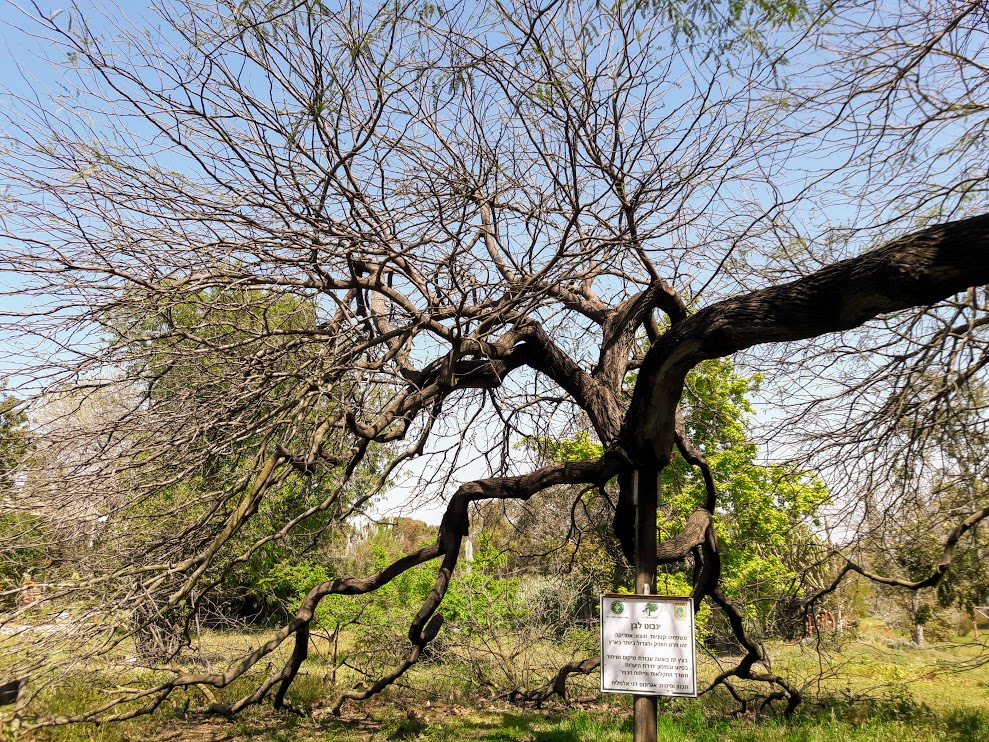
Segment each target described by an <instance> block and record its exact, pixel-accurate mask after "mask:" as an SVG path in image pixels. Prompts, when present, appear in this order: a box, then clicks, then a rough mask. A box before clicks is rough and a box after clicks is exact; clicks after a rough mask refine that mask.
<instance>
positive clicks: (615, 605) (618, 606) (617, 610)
mask: <svg viewBox="0 0 989 742" xmlns="http://www.w3.org/2000/svg"><path fill="white" fill-rule="evenodd" d="M624 610H625V605H624V604H623V603H622V602H621V601H620V600H613V601H612V602H611V612H612V613H614V614H615V615H616V616H620V615H621V614H622V611H624Z"/></svg>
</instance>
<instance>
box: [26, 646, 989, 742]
mask: <svg viewBox="0 0 989 742" xmlns="http://www.w3.org/2000/svg"><path fill="white" fill-rule="evenodd" d="M775 649H776V650H777V653H778V654H779V655H781V659H780V660H779V661H778V662H777V664H776V665H774V668H775V669H776V670H777V671H782V672H784V673H786V672H789V673H791V674H792V675H795V676H798V677H806V676H808V675H809V674H811V671H812V670H816V671H818V672H820V671H822V670H823V674H824V675H825V678H824V679H822V680H821V681H820V682H819V683H816V684H814V685H813V686H811V687H809V688H808V691H809V692H813V693H814V694H815V695H817V696H818V697H819V699H818V700H817V701H814V702H808V703H806V704H805V705H804V706H802V707H801V709H800V710H799V712H798V714H797V715H796V716H795V717H794V718H792V719H789V720H787V719H783V718H781V717H778V716H773V715H769V716H768V717H767V718H762V719H759V720H757V719H754V718H751V717H745V718H728V716H727V713H726V711H727V706H725V705H724V703H723V701H719V700H718V699H716V698H704V699H700V700H698V701H689V700H687V701H685V700H681V699H676V700H673V699H670V700H663V701H661V713H660V723H659V739H660V740H670V741H672V740H676V741H677V742H682V741H684V740H698V741H699V742H715V741H718V742H721V741H722V740H724V741H726V742H743V741H745V742H770V741H771V740H772V741H775V740H792V741H793V742H797V741H798V740H799V741H800V742H819V741H820V742H824V741H829V742H830V741H831V740H849V741H850V742H881V741H882V742H886V741H888V742H934V741H935V740H938V741H940V740H958V741H959V742H979V741H980V740H986V741H987V742H989V645H987V644H986V637H985V633H983V636H982V637H981V641H975V640H974V637H972V636H971V635H970V636H969V637H967V638H966V640H963V641H962V642H960V643H956V644H954V645H950V646H949V645H947V644H941V645H933V646H931V647H929V648H927V649H923V650H920V649H916V648H912V647H903V646H896V647H890V646H888V645H887V642H886V641H885V640H883V639H879V638H871V639H869V640H866V641H856V642H847V643H845V644H844V645H842V647H841V651H840V652H835V653H833V654H832V655H831V658H832V659H831V662H830V663H829V664H821V662H820V660H819V659H818V655H817V653H816V652H815V651H813V648H812V647H811V646H809V645H807V644H804V645H786V646H777V647H775ZM961 668H965V669H961ZM422 672H426V671H422ZM427 679H428V675H425V674H422V673H421V674H420V676H419V677H418V678H415V680H416V684H417V688H411V687H405V688H403V687H398V688H395V689H393V690H392V691H390V692H388V693H386V694H385V696H384V697H383V698H379V699H376V700H374V701H372V702H369V703H365V704H363V705H362V704H351V705H348V706H346V707H345V708H344V714H343V716H342V717H341V718H339V719H337V718H334V717H333V716H332V715H331V714H330V713H329V712H328V711H327V710H326V704H327V700H326V698H325V697H324V691H323V686H322V678H321V675H318V674H317V673H313V674H310V675H307V676H304V677H300V678H299V681H298V683H297V687H296V689H295V691H294V694H293V697H292V700H293V702H294V703H295V705H296V706H297V709H298V711H297V712H296V713H290V712H284V711H282V712H276V711H274V710H272V709H271V708H270V707H261V708H256V709H252V710H250V711H248V712H245V713H243V714H241V715H240V716H239V717H237V718H235V719H224V718H213V717H202V716H197V715H195V714H193V713H191V712H189V711H187V710H186V709H185V708H184V702H183V701H182V700H181V699H179V698H176V699H175V702H174V703H173V704H172V705H171V706H170V708H168V709H166V710H165V712H164V713H162V714H159V715H158V716H156V717H153V718H144V719H138V720H133V721H129V722H125V723H122V724H108V725H103V726H95V725H82V726H73V727H67V728H61V729H57V730H53V731H49V732H44V733H40V734H37V735H33V736H32V735H26V736H25V737H22V738H24V739H28V740H32V739H38V740H49V739H50V740H59V741H61V740H98V741H105V742H111V741H117V740H135V741H136V740H140V741H141V742H147V741H148V740H169V741H171V742H179V741H180V740H181V741H185V740H188V741H189V742H193V741H197V742H207V741H208V742H219V741H220V740H224V741H227V740H229V741H231V742H233V741H235V740H236V741H238V742H239V741H241V740H243V741H247V740H258V741H260V740H274V741H275V742H301V741H302V740H327V741H329V740H338V741H339V742H367V741H370V740H426V741H437V742H439V741H442V740H447V741H456V742H463V741H465V740H487V741H488V742H584V741H587V740H589V741H592V742H619V740H621V742H627V740H629V739H630V738H631V726H630V721H629V719H630V702H629V699H628V698H627V697H624V696H604V697H599V698H596V699H594V700H593V701H588V702H583V703H575V704H573V705H569V706H565V705H563V704H556V705H552V706H550V707H549V708H547V709H545V710H538V711H537V710H534V709H520V708H518V707H515V706H512V705H510V704H508V703H505V702H490V701H482V702H479V703H478V704H477V705H473V704H471V703H470V701H469V699H467V698H463V697H461V698H459V699H457V700H456V701H451V700H450V699H449V698H448V699H443V698H438V697H436V694H435V693H430V691H428V690H425V689H424V688H425V687H426V686H423V685H421V684H422V681H423V680H427ZM594 682H596V676H595V678H594ZM585 690H587V689H585Z"/></svg>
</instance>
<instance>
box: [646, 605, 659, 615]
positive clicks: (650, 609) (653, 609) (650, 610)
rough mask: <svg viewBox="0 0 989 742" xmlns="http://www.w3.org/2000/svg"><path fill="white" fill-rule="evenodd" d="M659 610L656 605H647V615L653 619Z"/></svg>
mask: <svg viewBox="0 0 989 742" xmlns="http://www.w3.org/2000/svg"><path fill="white" fill-rule="evenodd" d="M658 610H659V606H658V605H656V604H655V603H646V608H645V611H646V615H647V616H649V618H652V614H653V613H655V612H656V611H658Z"/></svg>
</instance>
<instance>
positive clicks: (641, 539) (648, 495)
mask: <svg viewBox="0 0 989 742" xmlns="http://www.w3.org/2000/svg"><path fill="white" fill-rule="evenodd" d="M632 496H633V497H634V499H635V592H636V593H638V594H639V595H655V593H656V587H655V586H656V546H657V533H656V510H657V508H658V506H659V471H658V470H657V469H655V468H653V467H649V468H646V469H643V470H641V471H640V470H638V469H636V470H635V471H634V472H633V473H632ZM634 698H635V734H634V737H633V739H634V742H656V711H657V705H656V697H655V696H638V695H637V696H635V697H634Z"/></svg>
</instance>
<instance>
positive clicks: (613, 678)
mask: <svg viewBox="0 0 989 742" xmlns="http://www.w3.org/2000/svg"><path fill="white" fill-rule="evenodd" d="M601 690H602V691H603V692H604V693H636V694H638V695H647V696H696V695H697V667H696V662H695V656H694V611H693V606H692V603H691V601H690V598H682V597H677V598H673V597H665V596H661V595H602V596H601Z"/></svg>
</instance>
